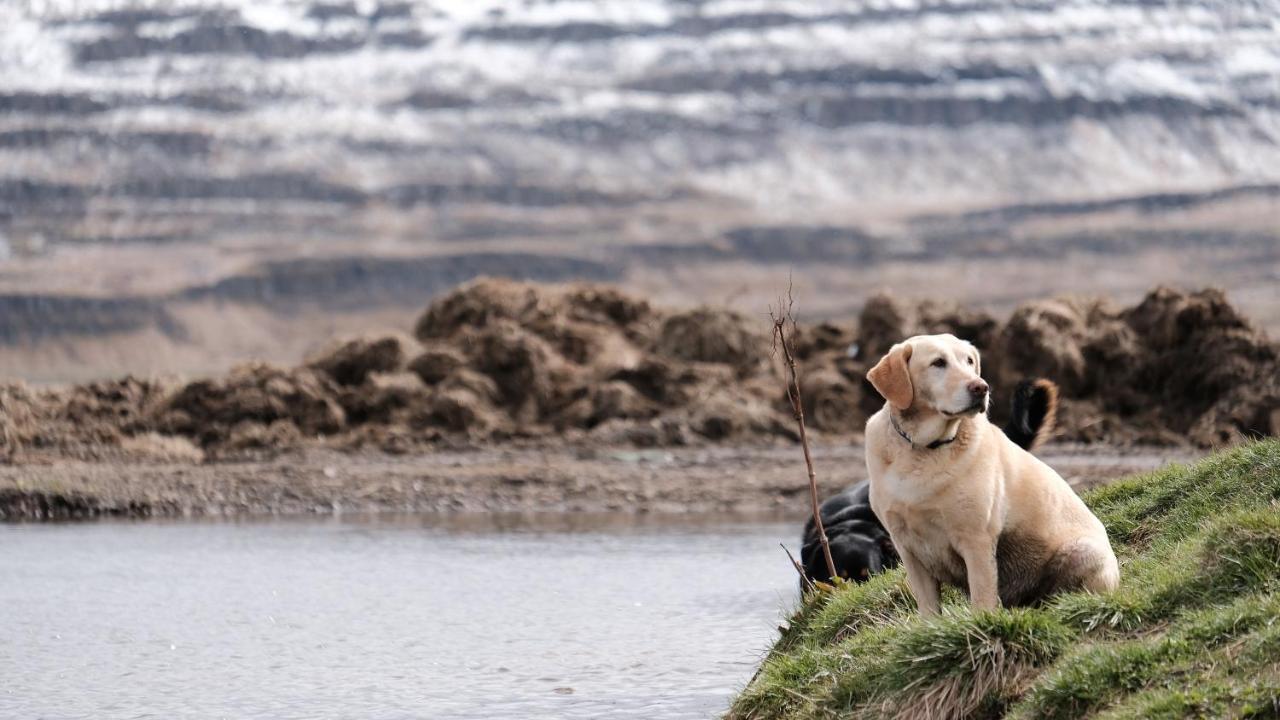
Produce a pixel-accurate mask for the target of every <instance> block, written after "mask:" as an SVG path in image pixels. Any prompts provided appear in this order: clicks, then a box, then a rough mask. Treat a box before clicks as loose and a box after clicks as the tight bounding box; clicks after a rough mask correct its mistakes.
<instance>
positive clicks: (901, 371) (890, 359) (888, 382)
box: [867, 343, 916, 410]
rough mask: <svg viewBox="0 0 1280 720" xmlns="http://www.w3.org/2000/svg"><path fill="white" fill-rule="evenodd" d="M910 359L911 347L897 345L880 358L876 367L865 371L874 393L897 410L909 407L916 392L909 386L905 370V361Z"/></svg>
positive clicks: (909, 376)
mask: <svg viewBox="0 0 1280 720" xmlns="http://www.w3.org/2000/svg"><path fill="white" fill-rule="evenodd" d="M910 359H911V346H910V345H909V344H907V343H898V344H897V345H894V346H893V347H892V348H890V350H889V354H888V355H885V356H884V357H882V358H880V362H878V363H876V366H875V367H873V368H871V369H870V370H869V371H867V379H868V380H870V381H871V384H872V385H874V386H875V389H876V392H878V393H880V394H881V395H883V396H884V399H885V400H888V401H889V404H890V405H892V406H894V407H895V408H897V409H899V410H906V409H907V408H909V407H911V401H912V400H914V399H915V396H916V391H915V388H914V387H912V385H911V373H910V371H908V370H907V361H909V360H910Z"/></svg>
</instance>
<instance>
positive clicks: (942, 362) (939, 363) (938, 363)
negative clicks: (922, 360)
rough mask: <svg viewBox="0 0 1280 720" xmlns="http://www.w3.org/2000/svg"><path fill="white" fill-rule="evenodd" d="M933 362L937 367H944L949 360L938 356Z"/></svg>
mask: <svg viewBox="0 0 1280 720" xmlns="http://www.w3.org/2000/svg"><path fill="white" fill-rule="evenodd" d="M931 364H932V365H933V366H934V367H936V368H944V367H946V366H947V361H946V360H945V359H943V358H938V359H937V360H934V361H933V362H932V363H931Z"/></svg>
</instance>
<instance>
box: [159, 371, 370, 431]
mask: <svg viewBox="0 0 1280 720" xmlns="http://www.w3.org/2000/svg"><path fill="white" fill-rule="evenodd" d="M337 395H338V391H337V385H336V384H335V383H334V382H333V381H332V380H330V379H329V378H328V377H326V376H325V375H324V374H322V373H319V372H317V371H315V370H312V369H311V368H306V367H302V368H293V369H286V368H279V367H274V366H272V365H267V364H264V363H251V364H248V365H242V366H240V367H238V368H235V369H234V370H232V371H231V373H230V374H229V375H228V376H227V377H225V378H221V379H217V380H198V381H196V382H192V383H188V384H187V385H185V386H183V387H181V388H179V389H178V390H177V391H176V392H174V393H173V394H172V395H171V396H170V397H168V398H167V399H165V401H164V402H162V403H161V404H160V405H159V406H158V407H157V408H156V409H155V411H154V414H153V416H152V417H151V418H150V423H149V424H150V425H152V426H154V427H155V428H156V429H157V430H159V431H160V432H164V433H168V434H176V435H184V436H187V437H191V438H193V439H195V440H196V442H197V443H199V444H200V445H202V446H206V447H207V446H210V445H219V444H223V443H227V442H229V441H230V442H232V444H233V445H234V444H236V443H237V442H241V441H243V439H244V438H249V437H255V436H259V435H262V434H263V433H268V432H269V431H270V428H271V427H272V426H273V425H275V424H276V423H279V422H282V421H283V422H286V423H287V424H288V425H292V426H293V428H294V429H296V431H297V432H298V434H299V435H300V436H303V437H310V436H316V435H328V434H333V433H336V432H338V431H339V430H341V429H342V428H343V427H344V426H345V425H346V414H345V413H344V412H343V410H342V406H341V405H339V404H338V402H337V400H336V397H337ZM289 432H290V431H288V430H287V429H281V428H277V429H276V430H275V431H270V434H271V435H272V436H274V435H288V434H289Z"/></svg>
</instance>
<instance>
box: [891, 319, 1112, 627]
mask: <svg viewBox="0 0 1280 720" xmlns="http://www.w3.org/2000/svg"><path fill="white" fill-rule="evenodd" d="M938 364H941V365H944V366H943V367H938ZM980 368H981V365H980V358H979V357H978V353H977V350H976V349H975V348H974V347H973V346H972V345H970V344H969V343H967V342H964V341H962V340H960V339H958V338H956V337H955V336H953V335H919V336H916V337H913V338H910V339H908V340H906V341H905V342H903V343H899V344H898V345H895V346H894V347H893V349H892V350H890V352H889V354H888V355H887V356H885V358H884V359H882V360H881V361H880V363H879V364H877V365H876V367H875V368H873V369H872V370H871V371H870V372H869V373H868V378H869V379H870V380H871V382H872V384H873V385H875V387H876V389H877V390H879V391H880V392H881V394H882V395H885V396H886V397H887V398H888V400H889V401H888V402H886V403H885V406H884V407H883V408H882V409H881V410H880V411H879V412H877V413H876V414H875V415H873V416H871V418H870V419H869V420H868V421H867V432H866V448H867V450H866V452H867V470H868V473H869V475H870V478H871V507H872V509H873V510H874V511H875V513H876V515H877V516H879V518H880V520H881V521H882V522H883V523H884V525H885V527H886V528H888V530H889V534H890V536H891V537H892V538H893V543H894V545H895V546H896V547H897V549H898V552H899V554H900V555H901V556H902V562H903V565H904V566H905V568H906V571H907V581H908V584H909V585H910V587H911V592H912V594H913V595H915V598H916V603H917V605H918V606H919V608H920V611H921V613H923V614H926V615H933V614H936V613H937V612H938V611H939V591H940V585H941V583H943V582H947V583H953V584H956V585H958V586H959V587H961V588H962V589H965V590H967V591H968V593H969V597H970V599H971V600H972V602H973V604H974V605H975V606H976V607H979V608H994V607H999V606H1000V605H1001V604H1002V602H1003V604H1006V605H1010V604H1027V603H1032V602H1036V601H1038V600H1040V599H1042V598H1043V597H1045V596H1047V595H1049V594H1052V593H1054V592H1059V591H1064V590H1070V589H1087V590H1091V591H1095V592H1101V591H1106V590H1111V589H1114V588H1115V587H1116V585H1117V584H1118V582H1119V579H1120V570H1119V565H1118V564H1117V562H1116V558H1115V554H1114V553H1113V552H1112V550H1111V544H1110V542H1109V541H1108V539H1107V533H1106V530H1105V529H1104V528H1103V526H1102V523H1101V522H1099V521H1098V519H1097V518H1096V517H1094V515H1093V513H1091V512H1090V511H1089V509H1088V508H1087V507H1085V504H1084V503H1083V502H1082V501H1081V500H1080V498H1079V497H1078V496H1077V495H1076V494H1075V492H1074V491H1073V490H1072V489H1071V487H1070V486H1069V485H1067V483H1066V481H1065V480H1063V479H1062V477H1061V476H1059V475H1058V474H1057V473H1056V472H1054V471H1053V469H1051V468H1050V467H1049V466H1048V465H1045V464H1044V463H1043V462H1041V461H1040V460H1039V459H1038V458H1036V457H1035V456H1033V455H1032V454H1031V453H1029V452H1027V451H1025V450H1023V449H1022V448H1020V447H1018V446H1017V445H1015V444H1014V443H1013V442H1011V441H1010V440H1009V439H1008V438H1006V437H1005V435H1004V433H1003V432H1001V430H1000V429H999V428H998V427H996V426H994V425H992V424H991V423H989V422H988V421H987V417H986V398H985V397H983V398H982V401H981V403H978V402H977V400H976V399H975V391H976V390H981V389H982V388H984V387H985V383H983V382H981V380H980V379H979V372H980ZM891 415H892V419H891ZM893 421H896V422H897V425H898V428H900V429H901V431H902V433H905V434H906V435H907V436H908V437H910V439H911V441H910V442H908V440H907V439H905V438H904V437H903V436H902V433H899V431H898V429H895V428H894V426H893ZM952 438H954V440H952V441H951V442H948V443H947V444H943V445H940V446H939V447H936V448H935V449H928V448H927V447H926V446H927V445H929V444H930V443H933V442H935V441H947V440H949V439H952Z"/></svg>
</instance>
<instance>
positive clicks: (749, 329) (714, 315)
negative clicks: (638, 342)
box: [654, 307, 770, 371]
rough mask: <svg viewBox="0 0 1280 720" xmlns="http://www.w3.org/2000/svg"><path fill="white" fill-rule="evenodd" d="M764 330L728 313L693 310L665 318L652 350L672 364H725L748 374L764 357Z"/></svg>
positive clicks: (766, 341) (766, 345) (767, 343)
mask: <svg viewBox="0 0 1280 720" xmlns="http://www.w3.org/2000/svg"><path fill="white" fill-rule="evenodd" d="M767 329H768V328H767V325H765V324H764V323H762V322H751V321H750V320H748V319H747V318H745V317H743V316H742V315H739V314H738V313H735V312H732V311H729V310H721V309H717V308H705V307H704V308H697V309H695V310H689V311H687V312H681V313H676V314H674V315H671V316H669V317H667V318H666V320H664V321H663V323H662V329H661V330H660V331H659V333H658V338H657V342H656V343H655V346H654V349H655V350H656V351H657V352H658V353H659V354H660V355H664V356H666V357H668V358H672V359H675V360H682V361H685V362H705V363H725V364H728V365H732V366H734V367H736V368H739V369H742V370H744V371H750V370H752V369H754V368H756V367H758V366H759V365H760V364H761V363H763V362H764V361H765V359H766V358H767V357H768V353H769V348H770V339H769V336H768V334H766V332H765V331H766V330H767Z"/></svg>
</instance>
